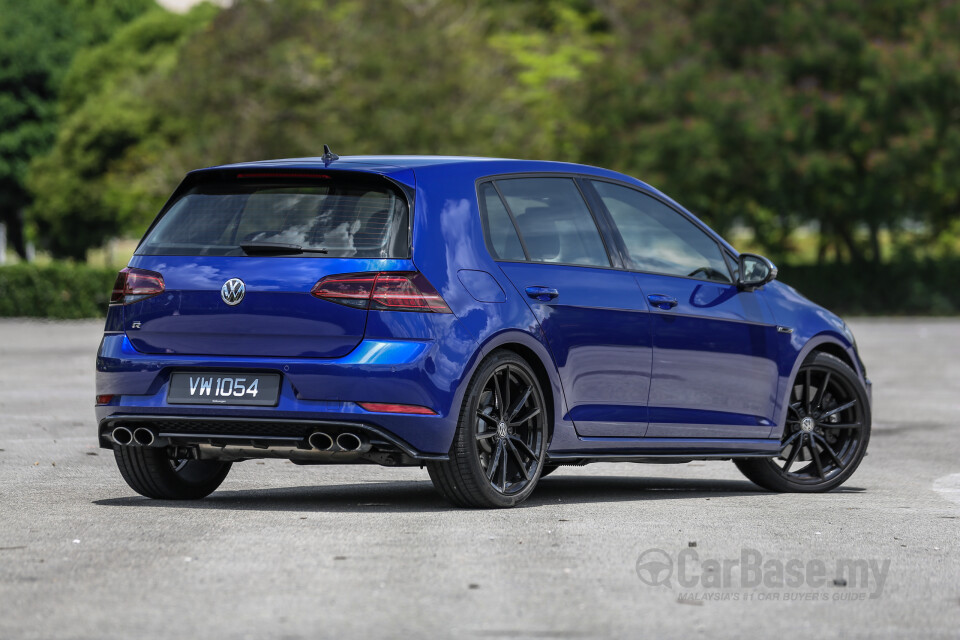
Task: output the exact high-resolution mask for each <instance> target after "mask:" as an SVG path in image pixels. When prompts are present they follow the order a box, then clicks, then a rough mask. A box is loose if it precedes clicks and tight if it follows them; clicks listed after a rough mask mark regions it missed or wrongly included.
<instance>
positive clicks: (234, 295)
mask: <svg viewBox="0 0 960 640" xmlns="http://www.w3.org/2000/svg"><path fill="white" fill-rule="evenodd" d="M246 292H247V287H246V285H245V284H243V280H241V279H240V278H230V279H229V280H227V281H226V282H224V283H223V286H222V287H220V297H221V298H223V301H224V302H226V303H227V304H228V305H230V306H231V307H232V306H233V305H235V304H240V301H241V300H243V294H245V293H246Z"/></svg>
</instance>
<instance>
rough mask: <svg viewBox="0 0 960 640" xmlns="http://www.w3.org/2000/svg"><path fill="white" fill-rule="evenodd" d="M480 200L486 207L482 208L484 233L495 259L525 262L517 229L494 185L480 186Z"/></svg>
mask: <svg viewBox="0 0 960 640" xmlns="http://www.w3.org/2000/svg"><path fill="white" fill-rule="evenodd" d="M480 199H481V201H482V202H483V205H484V206H483V207H482V208H481V211H482V212H483V216H484V218H483V226H484V231H485V232H486V234H487V239H488V240H489V242H490V248H491V249H492V250H493V257H494V258H499V259H500V260H525V259H526V257H525V256H524V255H523V246H522V245H521V244H520V237H519V236H518V235H517V229H516V227H514V226H513V221H512V220H511V219H510V214H509V213H507V208H506V207H504V206H503V201H502V200H501V199H500V195H499V194H498V193H497V190H496V189H494V188H493V184H492V183H489V182H487V183H485V184H483V185H481V186H480Z"/></svg>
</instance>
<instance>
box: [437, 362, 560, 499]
mask: <svg viewBox="0 0 960 640" xmlns="http://www.w3.org/2000/svg"><path fill="white" fill-rule="evenodd" d="M547 419H548V411H547V408H546V405H545V401H544V396H543V392H542V390H541V388H540V383H539V381H538V380H537V377H536V375H535V374H534V372H533V371H532V369H531V368H530V366H529V365H528V364H527V363H526V361H525V360H523V359H522V358H521V357H520V356H518V355H517V354H515V353H513V352H511V351H499V352H496V353H494V354H493V355H492V356H491V357H490V358H488V359H487V360H486V361H485V362H484V363H482V364H481V365H480V367H479V368H478V370H477V372H476V373H475V374H474V377H473V380H472V381H471V383H470V387H469V389H468V391H467V394H466V396H465V398H464V402H463V407H462V409H461V412H460V421H459V424H458V427H457V433H456V435H455V436H454V443H453V447H452V448H451V451H450V460H449V461H447V462H436V463H430V464H428V467H427V468H428V470H429V472H430V477H431V479H432V480H433V483H434V485H435V486H436V487H437V489H438V490H439V491H440V493H441V494H443V496H444V497H445V498H447V499H448V500H449V501H450V502H453V503H454V504H456V505H458V506H465V507H510V506H513V505H515V504H518V503H520V502H522V501H523V500H525V499H526V498H527V497H528V496H529V495H530V493H532V492H533V489H534V486H535V485H536V483H537V480H538V479H539V477H540V474H541V473H542V470H543V466H544V465H543V462H544V459H545V457H546V449H547Z"/></svg>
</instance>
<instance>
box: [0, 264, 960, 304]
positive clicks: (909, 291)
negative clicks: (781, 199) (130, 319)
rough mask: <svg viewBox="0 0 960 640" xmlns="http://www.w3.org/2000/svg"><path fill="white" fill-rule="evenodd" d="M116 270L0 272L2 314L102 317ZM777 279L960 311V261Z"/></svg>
mask: <svg viewBox="0 0 960 640" xmlns="http://www.w3.org/2000/svg"><path fill="white" fill-rule="evenodd" d="M116 276H117V272H116V270H115V269H106V268H102V267H90V266H87V265H84V264H74V263H71V262H62V263H52V264H47V265H42V266H37V265H34V264H18V265H13V266H9V267H0V316H30V317H36V318H94V317H98V316H103V315H104V312H105V310H106V305H107V302H108V300H109V298H110V291H111V290H112V289H113V282H114V280H115V278H116ZM779 279H780V280H782V281H783V282H786V283H787V284H789V285H792V286H794V287H796V289H797V290H799V291H800V293H802V294H803V295H805V296H806V297H808V298H810V299H811V300H813V301H814V302H816V303H818V304H821V305H823V306H825V307H827V308H828V309H831V310H833V311H835V312H837V313H840V314H845V315H950V314H958V313H960V259H953V260H941V261H937V262H934V261H925V262H894V263H888V264H883V265H879V266H877V267H870V266H864V267H860V268H857V269H855V268H853V267H851V266H849V265H835V264H828V265H820V266H818V265H802V266H790V265H786V266H783V267H781V269H780V275H779Z"/></svg>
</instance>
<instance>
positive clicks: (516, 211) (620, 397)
mask: <svg viewBox="0 0 960 640" xmlns="http://www.w3.org/2000/svg"><path fill="white" fill-rule="evenodd" d="M480 201H481V210H482V211H483V215H484V225H485V227H486V234H487V238H488V241H489V243H490V249H491V251H492V252H493V253H494V256H495V257H496V258H498V261H499V265H500V268H501V269H502V270H503V272H504V274H506V276H507V277H508V278H509V279H510V281H511V282H512V283H513V285H514V286H515V287H516V288H517V290H518V291H519V292H520V294H521V295H522V296H523V297H524V299H525V300H526V302H527V304H528V305H529V306H530V309H531V310H532V311H533V313H534V315H535V316H536V318H537V320H538V321H539V323H540V326H541V328H542V330H543V333H544V335H545V336H546V339H547V342H548V343H549V345H550V349H551V351H552V353H553V357H554V360H555V362H556V365H557V369H558V371H559V373H560V380H561V384H562V385H563V388H564V393H565V394H566V398H567V404H568V408H569V410H570V414H569V419H571V420H572V421H573V422H574V424H575V425H576V429H577V432H578V433H579V434H580V435H584V436H625V437H639V436H642V435H643V434H644V431H645V430H646V426H647V394H648V390H649V383H650V366H651V364H650V363H651V353H650V324H649V322H650V320H649V314H648V313H647V310H646V304H645V303H644V301H643V299H642V297H641V296H640V295H639V289H638V288H637V284H636V281H635V280H634V278H633V275H632V274H631V273H628V272H625V271H622V270H620V269H617V268H615V267H616V266H619V257H618V256H616V255H615V254H613V253H612V252H610V251H608V249H607V247H606V246H605V244H604V240H603V239H602V237H601V234H600V231H599V230H598V227H597V222H596V220H595V218H594V216H593V215H592V213H591V211H590V209H589V208H588V207H587V205H586V203H585V201H584V198H583V195H582V193H581V191H580V189H579V186H578V183H577V182H576V181H575V180H574V179H573V178H567V177H523V178H503V179H497V180H495V181H493V182H488V183H484V184H482V185H481V186H480ZM518 230H519V233H518Z"/></svg>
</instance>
